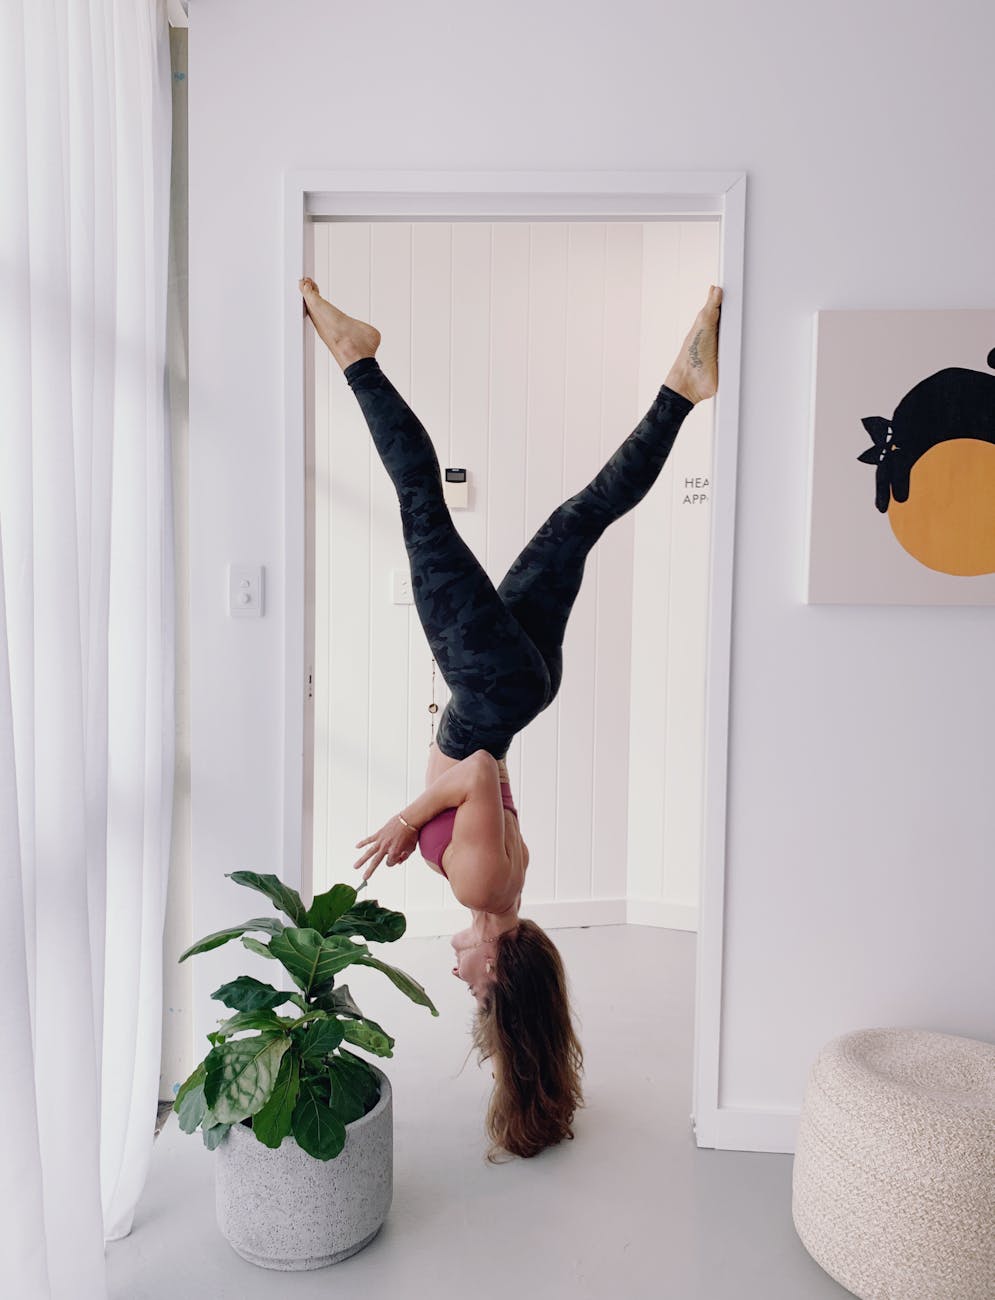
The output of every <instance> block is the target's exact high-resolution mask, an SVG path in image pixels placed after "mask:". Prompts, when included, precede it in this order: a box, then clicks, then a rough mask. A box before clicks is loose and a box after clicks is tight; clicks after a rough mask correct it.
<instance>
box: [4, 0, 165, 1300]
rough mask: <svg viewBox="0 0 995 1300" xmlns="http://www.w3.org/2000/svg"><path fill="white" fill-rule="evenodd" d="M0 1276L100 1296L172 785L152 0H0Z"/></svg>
mask: <svg viewBox="0 0 995 1300" xmlns="http://www.w3.org/2000/svg"><path fill="white" fill-rule="evenodd" d="M0 15H2V24H3V25H2V30H0V168H2V182H0V909H2V910H0V915H2V917H3V923H4V937H3V942H2V943H0V988H2V996H0V1043H2V1044H3V1055H4V1060H3V1063H2V1068H0V1080H2V1082H0V1114H2V1117H3V1130H4V1131H3V1136H2V1139H0V1143H2V1154H0V1290H3V1292H4V1293H5V1294H10V1295H12V1296H17V1297H18V1300H22V1298H29V1300H34V1298H35V1297H38V1298H39V1300H49V1298H51V1300H91V1298H96V1300H100V1298H101V1297H104V1296H105V1295H106V1285H105V1273H104V1243H105V1240H111V1239H114V1238H117V1237H121V1236H125V1235H126V1234H127V1233H128V1232H129V1231H130V1229H131V1223H132V1216H133V1213H134V1208H135V1204H136V1201H137V1199H138V1196H139V1193H140V1191H141V1189H142V1186H143V1183H144V1181H145V1176H146V1171H147V1167H148V1163H149V1157H150V1154H151V1148H152V1137H153V1130H154V1125H155V1115H156V1099H157V1091H158V1071H159V1057H160V1044H161V1028H162V1017H161V1001H162V995H161V978H162V976H161V972H162V929H163V913H164V906H165V898H166V883H167V871H168V864H169V848H170V827H171V814H172V795H173V755H174V743H173V737H174V710H173V694H174V685H173V683H174V678H173V626H174V609H173V606H174V582H173V571H172V555H173V530H172V500H171V496H170V448H169V425H168V419H167V411H166V409H165V404H166V399H165V326H166V287H167V252H168V213H169V172H170V145H171V141H170V130H171V123H170V66H169V31H168V26H167V21H166V3H165V0H2V6H0Z"/></svg>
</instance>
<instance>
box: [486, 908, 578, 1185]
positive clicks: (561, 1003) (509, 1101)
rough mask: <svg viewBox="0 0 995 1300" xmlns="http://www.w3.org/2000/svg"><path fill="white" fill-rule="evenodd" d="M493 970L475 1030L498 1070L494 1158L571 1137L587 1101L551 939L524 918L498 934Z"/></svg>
mask: <svg viewBox="0 0 995 1300" xmlns="http://www.w3.org/2000/svg"><path fill="white" fill-rule="evenodd" d="M494 973H495V982H494V984H493V985H492V986H491V989H490V991H489V993H488V996H487V998H486V999H485V1001H484V1006H483V1008H482V1009H481V1010H479V1011H478V1012H477V1015H476V1020H475V1023H474V1031H473V1043H474V1046H475V1047H476V1048H477V1050H478V1052H479V1054H480V1059H481V1061H490V1062H491V1064H492V1065H493V1068H494V1091H493V1093H492V1094H491V1100H490V1105H489V1106H488V1109H487V1120H486V1129H487V1136H488V1137H489V1138H490V1139H491V1143H492V1145H491V1148H490V1150H489V1151H488V1153H487V1159H488V1160H489V1161H491V1162H492V1163H496V1162H497V1159H498V1153H499V1152H501V1151H504V1152H508V1153H510V1154H511V1155H516V1156H525V1157H528V1156H536V1155H538V1154H539V1152H540V1151H544V1150H545V1149H546V1147H548V1146H553V1145H554V1144H555V1143H557V1142H561V1141H563V1139H564V1138H572V1137H573V1129H572V1127H571V1125H572V1123H573V1117H574V1111H575V1110H576V1109H577V1107H578V1106H582V1105H583V1104H584V1099H583V1095H582V1093H581V1087H580V1076H581V1073H582V1071H583V1068H584V1054H583V1052H582V1050H581V1046H580V1042H579V1040H578V1038H577V1035H576V1033H575V1032H574V1027H573V1019H572V1016H571V1011H570V1004H569V1001H568V998H567V981H566V972H565V971H564V969H563V961H562V959H561V958H560V954H559V952H558V951H557V949H556V947H555V945H554V944H553V942H552V940H551V939H550V938H549V936H548V935H547V934H546V933H545V931H544V930H542V929H540V927H539V926H538V925H536V923H535V922H534V921H527V920H521V921H519V922H518V925H517V926H516V928H515V929H514V930H508V931H506V932H505V933H504V934H502V935H501V936H500V937H499V938H498V941H497V944H496V959H495V966H494Z"/></svg>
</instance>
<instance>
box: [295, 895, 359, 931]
mask: <svg viewBox="0 0 995 1300" xmlns="http://www.w3.org/2000/svg"><path fill="white" fill-rule="evenodd" d="M355 901H356V891H355V889H353V887H352V885H333V886H332V887H331V889H328V890H326V891H325V893H323V894H317V895H315V898H314V901H313V902H312V904H311V906H310V907H309V908H308V910H307V917H306V919H305V921H304V924H305V925H308V926H310V927H311V929H312V930H318V931H319V932H320V933H321V934H329V933H330V927H331V926H333V925H334V924H335V922H336V921H337V920H338V919H339V917H340V916H341V915H342V913H343V912H347V911H348V910H349V908H350V907H352V905H353V903H355Z"/></svg>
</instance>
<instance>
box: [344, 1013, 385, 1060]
mask: <svg viewBox="0 0 995 1300" xmlns="http://www.w3.org/2000/svg"><path fill="white" fill-rule="evenodd" d="M339 1023H340V1024H341V1026H342V1036H343V1038H344V1039H345V1041H346V1042H347V1043H352V1044H353V1045H354V1046H355V1047H363V1048H365V1049H366V1051H368V1052H372V1053H373V1054H374V1055H375V1056H393V1055H394V1052H393V1047H394V1040H393V1038H391V1036H390V1034H388V1033H386V1032H385V1031H384V1030H383V1029H381V1028H380V1026H379V1025H378V1024H377V1022H376V1021H375V1020H342V1021H340V1022H339Z"/></svg>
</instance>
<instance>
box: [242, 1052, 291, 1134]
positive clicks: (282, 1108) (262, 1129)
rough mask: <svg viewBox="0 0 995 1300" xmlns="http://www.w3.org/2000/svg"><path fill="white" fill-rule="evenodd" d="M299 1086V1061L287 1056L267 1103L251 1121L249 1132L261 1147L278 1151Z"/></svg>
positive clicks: (288, 1129) (288, 1125)
mask: <svg viewBox="0 0 995 1300" xmlns="http://www.w3.org/2000/svg"><path fill="white" fill-rule="evenodd" d="M300 1086H301V1066H300V1061H299V1060H298V1058H297V1055H296V1053H294V1052H287V1054H286V1055H285V1056H284V1058H283V1060H282V1061H281V1062H280V1072H279V1074H278V1075H277V1076H276V1083H275V1084H274V1085H273V1091H272V1092H271V1093H270V1096H269V1100H268V1101H266V1102H265V1103H264V1104H263V1105H262V1106H260V1108H259V1110H257V1111H256V1113H255V1114H254V1115H253V1117H252V1131H253V1133H255V1135H256V1137H257V1138H258V1139H259V1141H260V1142H262V1144H263V1145H264V1146H267V1147H278V1146H279V1145H280V1143H281V1142H282V1141H283V1139H284V1138H285V1137H286V1136H287V1134H288V1133H289V1132H290V1125H291V1121H292V1119H293V1114H294V1107H295V1105H296V1104H297V1094H298V1092H299V1091H300Z"/></svg>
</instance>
